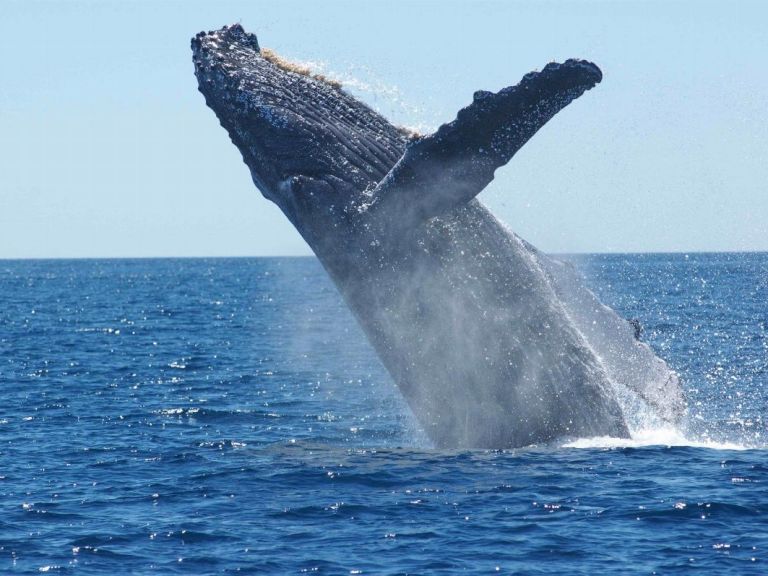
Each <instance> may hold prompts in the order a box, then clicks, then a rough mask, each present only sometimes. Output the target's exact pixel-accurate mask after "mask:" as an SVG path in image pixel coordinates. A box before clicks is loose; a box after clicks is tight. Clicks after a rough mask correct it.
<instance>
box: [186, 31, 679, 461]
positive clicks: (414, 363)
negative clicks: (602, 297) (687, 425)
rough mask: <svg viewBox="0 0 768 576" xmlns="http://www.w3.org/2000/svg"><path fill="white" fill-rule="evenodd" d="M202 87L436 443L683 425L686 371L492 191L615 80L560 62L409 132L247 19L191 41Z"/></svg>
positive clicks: (498, 443)
mask: <svg viewBox="0 0 768 576" xmlns="http://www.w3.org/2000/svg"><path fill="white" fill-rule="evenodd" d="M192 51H193V62H194V66H195V74H196V76H197V80H198V85H199V90H200V91H201V92H202V94H203V96H204V97H205V100H206V103H207V104H208V106H209V107H210V108H212V109H213V111H214V112H215V113H216V115H217V117H218V119H219V122H220V123H221V125H222V126H223V127H224V128H225V129H226V130H227V132H228V133H229V137H230V138H231V140H232V142H233V143H234V144H235V146H236V147H237V148H238V149H239V150H240V152H241V154H242V156H243V160H244V162H245V164H246V165H247V166H248V168H249V169H250V173H251V177H252V179H253V182H254V183H255V185H256V187H257V188H258V189H259V190H260V191H261V192H262V194H263V195H264V196H265V197H266V198H267V199H269V200H271V201H273V202H274V203H276V204H277V205H278V206H279V207H280V208H281V210H282V211H283V213H284V214H285V215H286V217H287V218H288V219H289V220H290V221H291V223H292V224H293V225H294V226H295V227H296V229H297V230H298V231H299V233H300V234H301V235H302V237H303V238H304V240H306V242H307V243H308V244H309V246H310V247H311V248H312V250H313V251H314V253H315V254H316V256H317V258H318V259H319V260H320V262H321V263H322V265H323V267H324V268H325V270H326V271H327V273H328V274H329V276H330V277H331V279H332V280H333V282H334V283H335V285H336V286H337V287H338V289H339V291H340V293H341V295H342V297H343V299H344V300H345V302H346V303H347V305H348V306H349V308H350V309H351V310H352V312H353V314H354V316H355V317H356V319H357V321H358V322H359V324H360V325H361V326H362V328H363V331H364V332H365V334H366V336H367V338H368V339H369V340H370V343H371V344H372V346H373V348H374V349H375V350H376V352H377V354H378V355H379V357H380V359H381V361H382V362H383V364H384V366H385V367H386V368H387V370H388V371H389V373H390V374H391V376H392V378H393V379H394V381H395V383H396V384H397V386H398V388H399V389H400V391H401V392H402V394H403V395H404V397H405V398H406V400H407V401H408V404H409V405H410V407H411V409H412V411H413V413H414V415H415V416H416V418H417V419H418V420H419V422H420V424H421V425H422V426H423V428H424V430H425V432H426V433H427V435H428V436H429V437H430V439H431V440H432V442H433V443H434V444H435V446H436V447H446V448H512V447H518V446H524V445H530V444H534V443H542V442H548V441H552V440H554V439H557V438H560V437H584V436H605V435H611V436H627V435H629V434H630V432H631V429H632V428H633V426H635V425H636V423H635V422H633V421H632V417H631V414H630V412H629V411H628V409H627V407H628V406H630V405H638V404H640V405H643V406H645V407H646V408H648V409H650V410H651V411H652V412H653V414H654V415H655V416H656V417H658V418H659V419H661V420H664V421H668V422H675V421H677V420H679V419H680V417H681V415H682V414H683V412H684V410H685V401H684V398H683V395H682V392H681V388H680V385H679V382H678V379H677V376H676V375H675V373H674V372H673V371H672V370H671V369H670V368H669V367H668V366H667V365H666V363H665V362H664V361H663V360H661V359H659V358H657V357H656V356H655V354H654V353H653V351H652V350H651V349H650V347H648V346H647V345H646V344H644V343H643V342H641V341H639V340H638V339H636V338H635V337H634V329H633V327H632V325H631V324H630V323H629V322H628V321H626V320H624V319H623V318H621V317H619V316H618V315H617V314H616V313H615V312H613V310H611V309H610V308H608V307H607V306H604V305H603V304H601V303H600V302H599V301H598V300H597V298H596V297H595V296H594V294H593V293H592V292H590V291H589V290H588V289H587V288H586V287H585V285H584V283H583V281H582V279H581V277H580V276H579V274H578V273H577V272H576V271H575V269H573V268H572V266H570V265H568V264H565V263H562V262H560V261H558V260H556V259H554V258H550V257H548V256H546V255H544V254H543V253H541V252H540V251H538V250H537V249H536V248H535V247H533V246H532V245H530V244H529V243H527V242H526V241H524V240H523V239H521V238H520V237H518V236H517V235H516V234H514V233H513V232H511V231H509V230H507V228H506V227H505V226H504V225H503V224H502V223H501V222H499V221H498V220H497V219H496V218H495V217H494V216H493V215H492V214H491V213H490V212H489V211H488V210H487V209H486V208H485V207H484V206H483V205H482V204H481V203H480V201H478V200H477V198H476V196H477V195H478V194H479V193H480V192H481V191H482V190H483V189H484V188H485V187H486V186H487V185H488V183H489V182H491V180H492V179H493V177H494V171H495V170H496V168H498V167H500V166H502V165H504V164H506V163H507V162H508V161H509V160H510V159H511V158H512V156H513V155H514V154H515V153H516V152H517V150H519V149H520V147H522V146H523V145H524V144H525V142H527V141H528V139H529V138H531V137H532V136H533V135H534V134H535V133H536V131H538V130H539V129H540V128H541V127H542V126H543V125H544V124H545V123H546V122H547V121H549V120H550V119H551V118H552V117H553V116H554V115H555V114H556V113H557V112H558V111H559V110H561V109H562V108H563V107H565V106H566V105H568V104H569V103H570V102H571V101H573V100H574V99H576V98H578V97H579V96H581V95H582V94H583V93H584V92H585V91H587V90H589V89H591V88H592V87H593V86H595V85H596V84H597V83H599V82H600V81H601V80H602V73H601V71H600V69H599V68H598V67H597V66H596V65H594V64H592V63H590V62H586V61H583V60H567V61H566V62H563V63H560V64H557V63H550V64H547V65H546V66H545V67H544V68H543V69H542V70H541V71H538V72H531V73H529V74H527V75H525V76H524V77H523V79H522V80H521V81H520V83H519V84H517V85H515V86H510V87H508V88H504V89H502V90H500V91H499V92H496V93H492V92H487V91H478V92H475V94H474V96H473V98H472V102H471V103H470V104H469V105H468V106H467V107H465V108H463V109H462V110H460V111H459V112H458V114H457V116H456V118H455V119H454V120H453V121H451V122H448V123H446V124H444V125H443V126H441V127H440V128H439V129H438V130H437V131H436V132H435V133H433V134H430V135H426V136H421V135H414V134H411V133H408V132H407V131H406V130H404V129H402V128H399V127H397V126H394V125H393V124H391V123H390V122H388V121H387V120H386V119H385V118H383V117H382V116H381V115H379V114H378V113H376V112H375V111H374V110H372V109H371V108H369V107H368V106H366V105H365V104H364V103H362V102H360V101H358V100H356V99H355V98H353V97H352V96H351V95H349V94H347V93H346V92H345V91H344V90H343V89H342V88H340V86H339V85H338V84H337V83H334V82H329V81H327V80H325V79H324V78H322V77H317V76H313V75H312V74H311V73H310V72H309V71H307V70H303V69H300V68H299V67H297V66H294V65H292V64H290V63H288V62H286V61H284V60H282V59H280V58H278V57H276V56H275V55H274V53H272V52H271V51H267V50H266V49H265V50H262V49H261V48H260V46H259V42H258V40H257V38H256V36H255V35H253V34H251V33H247V32H246V31H245V30H244V29H243V28H242V27H241V26H240V25H238V24H235V25H233V26H225V27H224V28H221V29H220V30H216V31H212V32H201V33H199V34H197V35H196V36H195V37H194V38H193V39H192Z"/></svg>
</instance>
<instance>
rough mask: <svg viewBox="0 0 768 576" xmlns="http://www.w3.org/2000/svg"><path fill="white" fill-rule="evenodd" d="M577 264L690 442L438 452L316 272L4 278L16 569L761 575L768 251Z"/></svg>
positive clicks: (214, 263)
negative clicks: (677, 404)
mask: <svg viewBox="0 0 768 576" xmlns="http://www.w3.org/2000/svg"><path fill="white" fill-rule="evenodd" d="M569 259H571V260H573V261H574V263H575V264H576V265H577V266H578V267H579V268H580V269H581V270H582V271H583V272H584V274H585V275H586V277H587V278H588V282H589V284H590V286H591V287H592V288H593V290H595V292H597V293H598V294H599V296H600V298H601V299H602V300H603V301H604V302H605V303H607V304H609V305H610V306H612V307H614V308H615V309H616V310H617V311H619V312H620V313H621V314H622V315H624V316H625V317H627V318H633V319H637V320H639V322H640V324H641V325H642V336H641V337H642V339H643V340H645V341H646V342H648V343H649V344H650V345H651V346H652V347H653V348H654V349H655V351H656V353H657V354H658V355H659V356H660V357H662V358H664V359H665V360H666V361H667V362H668V363H669V364H670V365H671V366H672V367H673V368H674V369H675V370H676V371H677V372H678V373H679V374H680V377H681V380H682V382H683V386H684V388H685V390H686V396H687V399H688V403H689V411H688V412H689V413H688V416H687V418H686V421H685V422H684V424H683V425H682V426H681V428H680V429H679V430H673V429H659V430H645V431H642V432H639V433H637V434H636V436H635V437H634V438H632V439H628V440H625V439H612V438H592V439H583V438H582V439H568V440H563V441H561V442H556V443H553V444H551V445H540V446H532V447H528V448H522V449H516V450H509V451H502V450H499V451H488V450H478V451H449V450H436V449H434V448H432V447H431V446H430V444H429V441H428V440H427V439H426V438H425V436H424V434H423V432H422V431H421V430H420V429H419V425H418V423H417V422H416V421H415V420H414V418H413V417H412V416H411V414H410V413H409V410H408V407H407V406H406V404H405V402H404V401H403V399H402V397H401V396H400V394H399V392H398V390H397V388H396V387H395V386H394V384H393V383H392V380H391V378H390V377H389V376H388V374H387V373H386V371H385V370H384V369H383V367H382V366H381V364H380V362H379V360H378V358H377V357H376V355H375V354H374V352H373V351H372V349H371V348H370V346H369V345H368V343H367V342H366V340H365V337H364V336H363V334H362V332H361V330H360V329H359V328H358V327H357V325H356V323H355V321H354V319H353V318H352V316H351V314H350V312H349V311H348V310H347V308H346V307H345V305H344V304H343V302H342V301H341V299H340V297H339V295H338V293H337V292H336V289H335V288H334V287H333V285H332V284H331V282H330V281H329V280H328V278H327V277H326V275H325V273H324V271H323V270H322V268H321V266H320V265H319V263H318V262H317V261H316V260H315V259H314V258H242V259H148V260H142V259H137V260H27V261H0V303H1V304H2V305H1V306H0V392H1V396H0V398H1V399H2V402H1V403H0V573H3V574H6V573H8V574H39V573H41V572H51V573H72V574H79V575H87V574H148V575H149V574H173V573H178V574H229V573H243V574H262V573H263V574H301V573H310V574H392V575H394V574H456V573H470V574H498V573H501V574H595V573H598V572H605V573H610V574H693V573H696V574H699V573H712V574H766V573H768V451H767V450H766V447H767V446H768V442H766V440H767V439H768V421H767V420H766V418H768V253H742V254H669V255H663V254H645V255H592V256H579V257H569Z"/></svg>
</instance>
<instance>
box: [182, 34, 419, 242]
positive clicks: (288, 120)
mask: <svg viewBox="0 0 768 576" xmlns="http://www.w3.org/2000/svg"><path fill="white" fill-rule="evenodd" d="M192 50H193V53H194V58H193V60H194V64H195V74H196V76H197V79H198V84H199V89H200V91H201V92H202V93H203V95H204V96H205V99H206V102H207V104H208V105H209V106H210V107H211V108H212V109H213V110H214V111H215V112H216V115H217V116H218V118H219V121H220V122H221V124H222V126H223V127H224V128H226V129H227V131H228V132H229V135H230V138H231V139H232V141H233V143H234V144H235V145H236V146H237V147H238V148H239V149H240V152H241V153H242V155H243V160H244V161H245V163H246V164H247V165H248V167H249V168H250V170H251V176H252V178H253V181H254V183H255V184H256V186H257V187H258V188H259V190H261V192H262V194H264V196H265V197H267V198H268V199H270V200H272V201H273V202H275V203H276V204H277V205H278V206H280V208H282V210H283V211H284V212H285V213H286V215H287V216H288V217H289V218H290V219H291V220H292V221H293V222H294V224H296V225H297V227H298V225H299V224H300V223H301V221H302V220H303V219H305V216H306V213H307V212H308V211H309V212H316V210H317V209H319V208H318V207H319V206H322V208H323V210H324V211H325V212H328V209H329V207H331V209H332V210H333V209H336V210H337V211H338V212H340V211H342V210H344V209H345V207H346V206H347V205H348V204H349V203H350V201H351V200H352V199H353V198H354V197H355V196H358V195H360V194H361V193H362V192H364V191H365V190H366V189H368V188H370V187H371V186H373V185H375V184H376V183H377V182H378V181H379V180H381V178H382V177H383V176H384V175H385V174H387V172H388V171H389V170H390V168H391V167H392V166H393V165H394V164H395V162H396V161H397V160H398V158H399V157H400V155H401V154H402V151H403V149H404V148H405V143H406V141H407V136H406V135H405V134H404V133H402V132H401V131H399V130H398V129H397V128H395V127H394V126H392V125H391V124H389V123H388V122H387V121H386V120H385V119H384V118H382V117H381V116H379V115H378V114H376V113H375V112H373V111H372V110H370V109H369V108H368V107H366V106H365V105H364V104H362V103H360V102H358V101H357V100H355V99H354V98H352V97H351V96H349V95H347V94H346V93H344V92H343V91H342V90H341V89H340V87H339V85H338V84H336V83H333V82H329V81H327V80H325V79H323V78H322V77H319V76H314V75H312V74H311V73H310V72H309V71H308V70H306V69H303V68H302V67H300V66H296V65H294V64H290V63H288V62H287V61H285V60H283V59H281V58H278V57H276V56H275V55H274V54H273V53H272V52H270V51H268V50H266V49H265V50H262V49H261V48H260V47H259V43H258V40H257V39H256V36H255V35H254V34H249V33H247V32H245V31H244V30H243V28H242V27H241V26H240V25H239V24H235V25H233V26H227V27H224V28H222V29H221V30H216V31H213V32H201V33H199V34H197V35H196V36H195V37H194V38H193V39H192ZM329 197H330V198H329ZM312 218H313V219H315V220H316V219H317V214H312Z"/></svg>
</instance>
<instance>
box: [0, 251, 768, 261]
mask: <svg viewBox="0 0 768 576" xmlns="http://www.w3.org/2000/svg"><path fill="white" fill-rule="evenodd" d="M544 253H545V254H549V255H552V256H640V255H649V256H672V255H688V254H699V255H702V254H768V249H765V250H657V251H648V252H641V251H637V250H629V251H615V252H608V251H605V252H544ZM289 258H295V259H299V258H313V259H317V256H316V255H315V254H262V255H241V256H222V255H217V256H31V257H3V256H0V262H22V261H51V260H53V261H66V260H237V259H241V260H252V259H275V260H276V259H289Z"/></svg>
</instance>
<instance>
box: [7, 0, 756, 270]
mask: <svg viewBox="0 0 768 576" xmlns="http://www.w3.org/2000/svg"><path fill="white" fill-rule="evenodd" d="M0 2H1V3H0V54H2V57H1V58H0V134H1V135H2V137H1V138H0V258H26V257H106V256H217V255H218V256H227V255H232V256H238V255H278V254H308V253H309V249H308V248H307V247H306V245H305V244H304V242H303V241H302V240H301V238H300V237H299V235H298V234H297V233H296V232H295V231H294V230H293V229H292V227H291V226H290V225H289V224H288V222H287V220H286V219H285V217H284V216H283V215H282V214H281V213H280V212H279V211H278V210H277V209H276V208H275V207H274V206H273V205H272V204H271V203H269V202H268V201H267V200H265V199H264V198H263V197H262V196H261V195H260V193H259V192H258V191H257V190H256V189H255V187H254V186H253V184H252V183H251V181H250V177H249V174H248V170H247V169H246V167H245V166H244V165H243V164H242V162H241V159H240V154H239V153H238V151H237V150H236V149H235V147H234V146H233V145H232V144H231V143H230V142H229V138H228V137H227V134H226V133H225V131H224V130H223V129H222V128H221V127H220V126H219V125H218V122H217V120H216V118H215V116H214V114H213V113H212V112H211V111H210V110H209V109H208V108H207V107H206V106H205V103H204V101H203V98H202V96H201V95H200V94H199V93H198V92H197V84H196V81H195V78H194V75H193V68H192V63H191V53H190V50H189V39H190V37H191V36H192V35H194V34H195V33H196V32H198V31H199V30H202V29H206V30H209V29H214V28H218V27H220V26H221V25H223V24H228V23H233V22H241V23H242V24H243V26H244V27H245V28H246V29H247V30H249V31H252V32H255V33H256V34H257V35H258V37H259V41H260V43H261V45H262V46H267V47H270V48H273V49H275V50H276V51H277V52H279V53H280V54H282V55H284V56H286V57H289V58H294V59H299V60H305V61H306V60H309V61H313V62H316V63H318V64H319V65H320V66H323V67H324V69H325V71H326V72H327V73H331V74H332V75H336V76H339V77H341V78H347V79H353V80H352V84H353V85H354V86H357V88H355V89H354V90H352V91H353V93H355V94H357V95H358V96H360V97H362V98H363V99H364V100H365V101H367V102H368V103H370V104H372V105H373V106H374V107H376V108H378V109H379V110H380V111H381V112H383V113H384V114H385V115H387V116H389V117H390V118H391V119H393V120H394V121H396V122H398V123H401V124H408V125H416V126H420V127H422V128H435V127H436V126H437V125H439V124H440V123H442V122H443V121H447V120H451V119H453V118H454V117H455V113H456V111H457V110H458V109H459V108H460V107H462V106H465V105H466V104H467V103H469V101H470V100H471V97H472V93H473V92H474V91H475V90H477V89H481V88H482V89H490V90H498V89H500V88H502V87H503V86H505V85H508V84H515V83H517V82H518V81H519V79H520V77H521V76H522V75H523V74H525V73H526V72H528V71H529V70H533V69H537V68H541V67H543V66H544V65H545V64H546V63H547V62H548V61H550V60H563V59H566V58H569V57H579V58H587V59H590V60H593V61H594V62H596V63H597V64H598V65H599V66H600V67H601V68H602V70H603V72H604V80H603V83H602V84H600V85H599V86H598V87H596V88H595V89H594V90H592V91H590V92H588V93H586V94H585V95H584V96H583V97H582V98H581V99H579V100H578V101H576V102H575V103H573V104H572V105H571V106H569V107H568V108H567V109H565V110H564V111H563V112H561V113H560V114H558V115H557V116H556V117H555V118H554V119H553V120H552V121H551V122H550V123H549V124H548V125H547V126H546V127H544V128H543V129H542V130H541V131H540V132H539V133H538V134H537V135H536V136H535V137H534V138H533V139H532V140H531V141H530V142H529V143H528V144H527V145H526V146H525V147H524V148H523V149H522V150H521V151H520V152H519V153H518V155H517V156H516V157H515V158H513V159H512V161H511V162H510V164H509V165H507V166H506V167H505V168H503V169H501V170H499V171H498V172H497V178H496V181H495V182H494V183H492V184H491V186H490V187H489V188H488V189H487V190H486V191H485V192H483V193H482V194H481V196H480V198H481V200H482V201H483V202H485V203H486V204H487V205H488V206H489V207H490V208H491V210H492V211H493V212H494V213H495V214H496V215H497V216H499V217H500V218H501V219H502V220H504V221H505V222H506V223H507V224H508V225H509V227H510V228H511V229H513V230H515V231H516V232H518V233H519V234H521V235H522V236H523V237H525V238H526V239H528V240H530V241H531V242H533V243H534V244H535V245H537V246H539V247H540V248H542V249H544V250H546V251H551V252H605V251H694V250H768V184H767V183H768V67H767V65H766V62H767V61H768V33H767V32H766V27H765V26H766V24H765V23H766V22H768V2H759V1H755V2H751V3H750V2H700V1H697V2H670V1H662V2H632V1H609V2H575V1H574V2H562V1H542V0H536V1H529V2H507V1H501V0H498V1H485V2H478V1H476V2H458V1H440V2H414V1H407V2H406V1H401V2H393V1H388V2H360V1H348V2H320V1H306V2H291V1H278V0H274V1H270V2H266V1H250V2H190V1H184V2H182V1H178V2H170V1H166V2H162V1H122V2H112V1H105V0H99V1H96V0H92V1H84V0H70V1H55V2H54V1H49V2H42V1H31V0H20V1H14V0H0Z"/></svg>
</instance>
